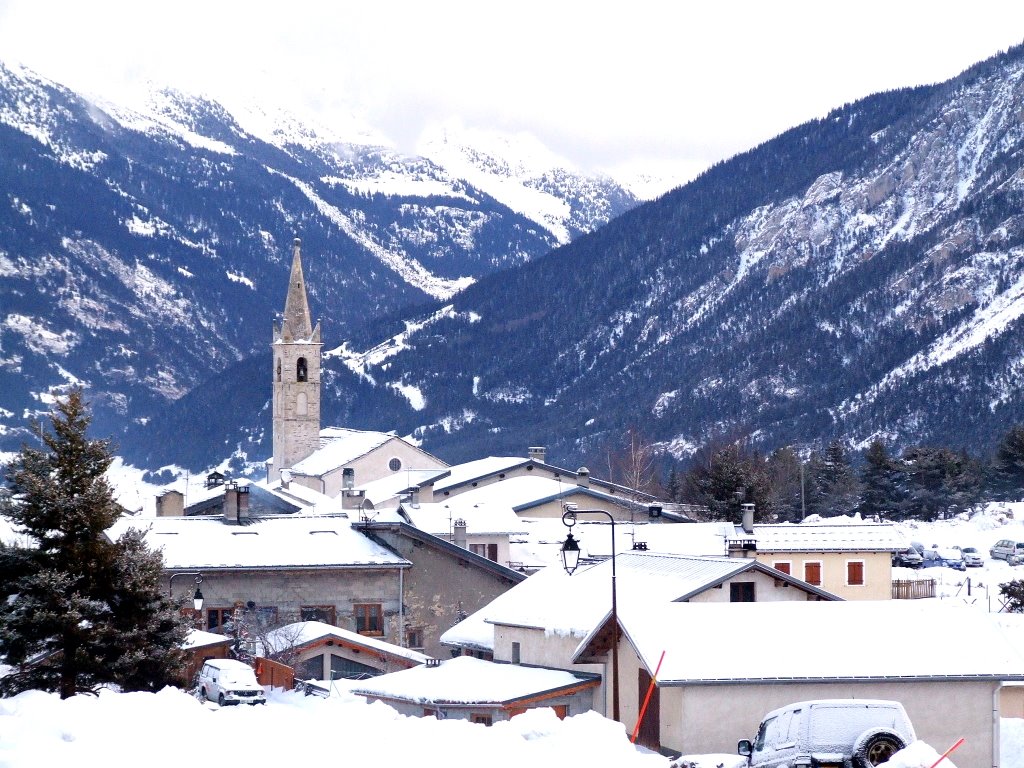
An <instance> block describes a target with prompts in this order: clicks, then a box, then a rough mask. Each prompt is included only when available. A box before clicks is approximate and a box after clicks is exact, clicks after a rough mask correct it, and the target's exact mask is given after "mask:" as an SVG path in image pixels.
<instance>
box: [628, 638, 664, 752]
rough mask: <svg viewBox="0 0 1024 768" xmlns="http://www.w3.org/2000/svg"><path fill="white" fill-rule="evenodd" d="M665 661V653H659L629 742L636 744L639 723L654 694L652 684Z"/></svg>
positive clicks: (642, 719) (656, 679)
mask: <svg viewBox="0 0 1024 768" xmlns="http://www.w3.org/2000/svg"><path fill="white" fill-rule="evenodd" d="M664 660H665V652H664V651H662V652H661V658H660V659H658V666H656V667H655V668H654V674H653V675H652V676H651V684H650V685H648V686H647V695H646V696H644V703H643V706H642V707H640V715H639V716H638V717H637V719H636V727H634V728H633V735H632V736H630V737H629V740H630V742H632V743H633V744H636V737H637V734H638V733H640V723H642V722H643V721H644V715H645V714H647V705H648V703H650V701H651V694H653V693H654V684H655V683H656V682H657V681H658V672H660V671H661V662H663V661H664Z"/></svg>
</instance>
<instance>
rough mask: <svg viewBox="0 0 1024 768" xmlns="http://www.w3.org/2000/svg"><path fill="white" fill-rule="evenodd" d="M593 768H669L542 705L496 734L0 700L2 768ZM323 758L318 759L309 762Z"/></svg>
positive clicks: (88, 701)
mask: <svg viewBox="0 0 1024 768" xmlns="http://www.w3.org/2000/svg"><path fill="white" fill-rule="evenodd" d="M482 756H485V758H484V759H485V761H486V763H487V765H488V768H505V767H506V766H507V768H522V766H524V765H544V766H547V765H586V766H588V768H601V767H602V766H608V767H609V768H612V767H613V766H614V767H615V768H665V766H666V765H667V761H666V760H665V758H663V757H660V756H658V755H652V754H642V753H640V752H638V751H637V750H636V749H635V748H634V747H633V746H632V745H631V744H630V743H629V740H628V738H627V737H626V734H625V731H624V730H623V728H622V726H620V725H617V724H615V723H613V722H611V721H609V720H606V719H605V718H603V717H601V716H600V715H598V714H596V713H587V714H584V715H579V716H577V717H572V718H568V719H566V720H564V721H560V720H559V719H558V718H557V717H556V716H555V714H554V713H553V712H552V711H551V710H550V709H539V710H533V711H530V712H527V713H526V714H524V715H520V716H519V717H516V718H514V719H513V720H511V721H508V722H504V723H496V724H495V725H494V726H493V727H490V728H487V727H485V726H482V725H475V724H472V723H469V722H467V721H458V720H441V721H438V720H435V719H434V718H413V717H404V716H402V715H399V714H398V713H397V712H395V710H393V709H391V708H390V707H388V706H386V705H384V704H380V703H376V704H366V703H365V702H364V701H363V700H361V699H355V698H353V697H349V696H348V695H344V696H342V697H336V698H330V699H321V698H318V697H315V696H310V697H306V696H302V695H300V694H296V693H293V692H281V691H274V692H272V693H271V694H270V696H269V701H268V704H267V705H266V706H261V707H226V708H223V709H221V708H218V707H217V706H216V705H214V704H203V703H201V702H199V701H198V700H196V699H195V698H193V697H192V696H189V695H188V694H186V693H183V692H182V691H179V690H177V689H173V688H166V689H164V690H163V691H161V692H160V693H156V694H149V693H127V694H125V693H114V692H111V691H103V692H101V694H100V695H99V696H98V697H94V696H76V697H74V698H71V699H68V700H66V701H61V700H60V698H59V697H58V696H57V695H55V694H48V693H40V692H37V691H32V692H28V693H23V694H21V695H19V696H16V697H14V698H10V699H0V766H4V768H50V766H54V767H56V766H66V765H67V766H70V765H73V766H76V768H129V767H131V768H136V766H138V765H145V766H147V768H181V766H183V765H205V764H210V763H213V764H216V763H218V762H219V761H220V760H224V761H225V762H226V763H229V764H231V765H297V764H307V765H308V764H316V763H318V762H321V761H322V760H325V759H326V760H329V762H330V763H332V764H334V763H336V762H337V761H338V760H342V762H343V763H344V764H346V765H380V766H391V765H443V766H444V768H462V767H463V766H464V767H465V768H478V766H479V765H480V762H481V759H482ZM307 760H313V761H314V762H313V763H309V762H307Z"/></svg>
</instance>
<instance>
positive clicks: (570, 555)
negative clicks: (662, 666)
mask: <svg viewBox="0 0 1024 768" xmlns="http://www.w3.org/2000/svg"><path fill="white" fill-rule="evenodd" d="M577 515H604V516H605V517H607V518H608V521H609V522H610V523H611V524H612V617H611V618H612V719H613V720H616V721H617V720H618V719H619V612H618V604H617V601H616V599H615V518H614V517H612V514H611V513H610V512H606V511H605V510H603V509H578V508H577V507H576V505H575V504H566V505H565V512H563V513H562V524H563V525H565V526H566V527H568V528H569V535H568V537H567V538H566V539H565V542H564V543H563V544H562V565H563V567H564V568H565V572H566V573H568V574H569V575H570V576H572V574H573V572H574V571H575V570H576V568H577V567H578V566H579V563H580V544H579V542H578V541H577V540H576V538H575V537H574V536H573V535H572V527H573V526H574V525H576V516H577Z"/></svg>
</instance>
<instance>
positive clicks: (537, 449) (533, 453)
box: [526, 445, 548, 464]
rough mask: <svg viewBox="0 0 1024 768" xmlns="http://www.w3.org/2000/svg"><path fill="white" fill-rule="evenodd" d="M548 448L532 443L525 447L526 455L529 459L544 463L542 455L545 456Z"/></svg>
mask: <svg viewBox="0 0 1024 768" xmlns="http://www.w3.org/2000/svg"><path fill="white" fill-rule="evenodd" d="M547 453H548V449H547V448H545V447H544V446H543V445H534V446H531V447H529V448H527V449H526V455H527V456H528V457H529V459H530V461H536V462H538V463H540V464H543V463H544V457H545V456H547Z"/></svg>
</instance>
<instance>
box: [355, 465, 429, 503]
mask: <svg viewBox="0 0 1024 768" xmlns="http://www.w3.org/2000/svg"><path fill="white" fill-rule="evenodd" d="M447 473H448V470H447V469H403V470H400V471H398V472H395V473H394V474H391V475H387V476H385V477H382V478H380V479H379V480H373V481H371V482H368V483H363V484H362V485H357V486H356V487H355V490H358V491H362V492H363V496H364V498H365V499H366V500H367V501H369V502H370V503H371V504H373V506H374V507H380V505H381V504H384V503H385V502H387V501H388V500H389V499H394V500H395V502H394V504H393V505H389V506H394V507H396V508H397V507H398V497H399V496H401V495H402V494H405V493H408V492H410V491H411V490H412V489H413V488H418V487H420V486H422V485H425V484H428V483H430V482H431V481H432V480H434V479H435V478H438V477H444V476H445V475H446V474H447Z"/></svg>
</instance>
